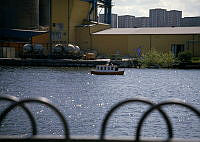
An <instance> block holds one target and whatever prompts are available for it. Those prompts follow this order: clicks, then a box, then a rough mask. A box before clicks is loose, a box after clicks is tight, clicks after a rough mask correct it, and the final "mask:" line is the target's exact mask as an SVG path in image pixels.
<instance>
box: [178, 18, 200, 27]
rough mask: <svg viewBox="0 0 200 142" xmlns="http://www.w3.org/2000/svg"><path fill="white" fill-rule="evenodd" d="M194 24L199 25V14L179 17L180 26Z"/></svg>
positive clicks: (192, 25)
mask: <svg viewBox="0 0 200 142" xmlns="http://www.w3.org/2000/svg"><path fill="white" fill-rule="evenodd" d="M194 26H200V16H197V17H184V18H182V19H181V27H194Z"/></svg>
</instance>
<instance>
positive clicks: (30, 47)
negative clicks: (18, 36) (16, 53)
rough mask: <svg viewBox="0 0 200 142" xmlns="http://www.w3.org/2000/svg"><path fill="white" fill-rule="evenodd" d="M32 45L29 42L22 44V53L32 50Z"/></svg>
mask: <svg viewBox="0 0 200 142" xmlns="http://www.w3.org/2000/svg"><path fill="white" fill-rule="evenodd" d="M32 48H33V47H32V45H31V44H25V45H24V46H23V52H24V53H29V52H32Z"/></svg>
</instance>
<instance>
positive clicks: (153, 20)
mask: <svg viewBox="0 0 200 142" xmlns="http://www.w3.org/2000/svg"><path fill="white" fill-rule="evenodd" d="M166 12H167V11H166V9H161V8H157V9H150V10H149V19H150V26H151V27H164V26H166V25H165V23H166V22H165V21H166Z"/></svg>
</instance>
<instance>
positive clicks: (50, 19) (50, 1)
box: [49, 0, 52, 57]
mask: <svg viewBox="0 0 200 142" xmlns="http://www.w3.org/2000/svg"><path fill="white" fill-rule="evenodd" d="M49 30H50V31H49V42H50V44H49V45H50V57H52V0H49Z"/></svg>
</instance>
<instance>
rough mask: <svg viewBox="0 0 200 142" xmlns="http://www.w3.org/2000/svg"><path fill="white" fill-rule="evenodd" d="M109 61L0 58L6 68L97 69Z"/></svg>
mask: <svg viewBox="0 0 200 142" xmlns="http://www.w3.org/2000/svg"><path fill="white" fill-rule="evenodd" d="M108 61H110V60H109V59H96V60H82V59H80V60H72V59H31V58H27V59H21V58H0V65H4V66H48V67H95V66H96V65H104V64H106V63H108ZM111 62H112V63H114V64H116V65H118V66H119V67H123V68H126V67H136V64H137V63H136V62H133V61H132V60H124V61H122V60H119V61H118V60H115V61H111Z"/></svg>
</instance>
